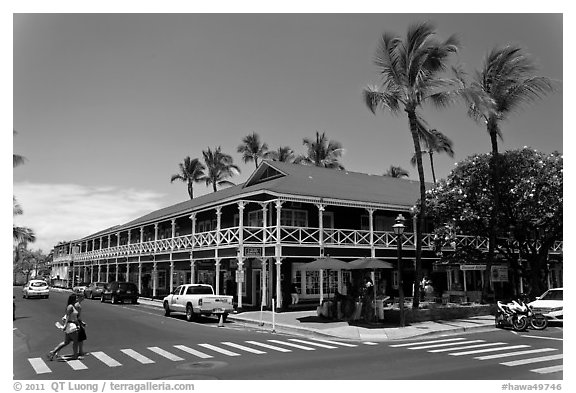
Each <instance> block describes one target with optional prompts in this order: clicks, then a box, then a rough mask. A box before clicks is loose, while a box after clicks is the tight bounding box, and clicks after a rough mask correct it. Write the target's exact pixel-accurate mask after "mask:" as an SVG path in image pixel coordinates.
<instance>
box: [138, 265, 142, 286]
mask: <svg viewBox="0 0 576 393" xmlns="http://www.w3.org/2000/svg"><path fill="white" fill-rule="evenodd" d="M138 293H142V262H140V261H138Z"/></svg>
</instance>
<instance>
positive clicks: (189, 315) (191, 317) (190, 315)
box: [186, 304, 196, 322]
mask: <svg viewBox="0 0 576 393" xmlns="http://www.w3.org/2000/svg"><path fill="white" fill-rule="evenodd" d="M195 319H196V316H195V315H194V309H193V308H192V305H190V304H189V305H187V306H186V320H187V321H188V322H192V321H193V320H195Z"/></svg>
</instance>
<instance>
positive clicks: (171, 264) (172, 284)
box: [170, 260, 174, 293]
mask: <svg viewBox="0 0 576 393" xmlns="http://www.w3.org/2000/svg"><path fill="white" fill-rule="evenodd" d="M173 290H174V261H172V260H171V261H170V293H172V291H173Z"/></svg>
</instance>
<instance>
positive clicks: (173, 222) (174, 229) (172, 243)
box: [170, 218, 176, 293]
mask: <svg viewBox="0 0 576 393" xmlns="http://www.w3.org/2000/svg"><path fill="white" fill-rule="evenodd" d="M171 224H172V238H171V239H170V249H171V250H174V245H175V244H176V242H175V241H174V238H175V237H176V219H175V218H173V219H172V221H171ZM170 293H172V290H170Z"/></svg>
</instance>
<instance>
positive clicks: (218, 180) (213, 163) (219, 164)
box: [200, 146, 240, 192]
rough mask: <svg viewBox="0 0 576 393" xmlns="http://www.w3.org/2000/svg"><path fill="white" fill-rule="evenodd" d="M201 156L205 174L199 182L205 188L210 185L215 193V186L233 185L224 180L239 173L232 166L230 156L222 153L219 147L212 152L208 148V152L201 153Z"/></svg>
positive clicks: (236, 167)
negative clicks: (202, 182) (205, 170)
mask: <svg viewBox="0 0 576 393" xmlns="http://www.w3.org/2000/svg"><path fill="white" fill-rule="evenodd" d="M202 155H203V156H204V164H205V165H206V169H207V172H206V174H205V175H204V176H203V177H202V178H201V179H200V180H201V181H204V182H206V186H209V185H210V184H212V189H213V190H214V192H216V191H217V186H233V185H234V183H232V182H231V181H229V180H226V179H227V178H229V177H232V176H234V175H236V174H238V173H240V168H238V166H236V165H234V162H233V159H232V156H230V155H229V154H225V153H222V148H221V146H218V147H217V148H216V149H215V150H214V151H212V149H210V148H208V150H204V151H202Z"/></svg>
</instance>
